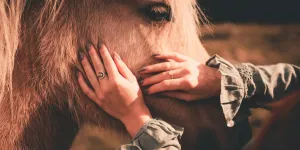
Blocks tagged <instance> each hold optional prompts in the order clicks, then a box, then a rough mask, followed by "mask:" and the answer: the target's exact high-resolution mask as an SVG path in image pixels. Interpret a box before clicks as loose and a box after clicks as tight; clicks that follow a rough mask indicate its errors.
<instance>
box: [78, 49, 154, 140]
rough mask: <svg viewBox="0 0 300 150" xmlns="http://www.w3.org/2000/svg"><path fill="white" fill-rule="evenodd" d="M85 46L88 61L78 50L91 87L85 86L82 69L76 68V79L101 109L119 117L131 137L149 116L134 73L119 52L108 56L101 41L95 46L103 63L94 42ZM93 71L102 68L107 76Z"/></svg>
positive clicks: (101, 70) (99, 71)
mask: <svg viewBox="0 0 300 150" xmlns="http://www.w3.org/2000/svg"><path fill="white" fill-rule="evenodd" d="M87 47H88V53H89V56H90V58H91V60H92V65H91V64H90V63H89V61H88V59H87V57H86V56H85V54H83V53H80V59H81V64H82V66H83V68H84V71H85V74H86V75H87V78H88V80H89V82H90V83H91V84H92V87H93V89H94V90H93V89H91V88H89V86H88V84H87V83H86V82H85V81H84V77H83V75H82V73H80V72H78V82H79V85H80V87H81V89H82V91H83V92H84V93H85V94H86V95H87V96H88V97H89V98H90V99H91V100H93V101H94V102H95V103H96V104H98V106H100V107H101V108H102V109H103V110H104V111H106V112H107V113H108V114H110V115H111V116H113V117H115V118H116V119H118V120H120V121H121V122H122V123H123V124H124V125H125V127H126V129H127V131H128V133H129V134H130V135H131V137H132V138H133V137H134V136H135V135H136V134H137V132H138V131H139V129H140V128H141V127H142V126H143V125H144V124H145V123H146V122H147V121H149V120H150V119H151V118H152V116H151V114H150V111H149V109H148V108H147V107H146V105H145V102H144V98H143V95H142V92H141V89H140V87H139V85H138V82H137V79H136V77H135V76H134V75H133V74H132V72H131V71H130V70H129V68H128V67H127V66H126V64H125V63H124V62H123V61H122V60H121V58H120V56H119V55H117V54H114V56H113V57H112V56H111V54H110V53H109V51H108V50H107V48H106V47H105V46H104V45H102V46H101V48H100V50H99V52H100V57H101V58H102V60H103V63H102V62H101V59H100V57H99V56H98V54H97V51H96V49H95V48H94V46H93V45H91V44H89V45H88V46H87ZM93 66H94V67H93ZM93 68H94V70H95V71H94V70H93ZM105 70H106V71H105ZM95 72H96V73H101V72H106V73H107V76H104V78H103V79H100V78H99V79H97V77H96V74H95Z"/></svg>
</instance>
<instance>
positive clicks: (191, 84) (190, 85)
mask: <svg viewBox="0 0 300 150" xmlns="http://www.w3.org/2000/svg"><path fill="white" fill-rule="evenodd" d="M194 84H195V83H194V81H193V80H192V79H187V80H185V85H186V88H187V89H188V90H189V89H192V88H193V87H194Z"/></svg>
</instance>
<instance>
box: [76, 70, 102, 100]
mask: <svg viewBox="0 0 300 150" xmlns="http://www.w3.org/2000/svg"><path fill="white" fill-rule="evenodd" d="M77 76H78V83H79V86H80V88H81V90H82V91H83V93H84V94H86V95H87V96H88V97H89V98H90V99H92V100H93V101H94V102H96V103H97V104H98V105H100V104H101V102H100V100H99V99H98V97H97V95H96V93H95V92H94V91H93V90H92V89H90V87H89V86H88V85H87V83H86V82H85V81H84V78H83V76H82V74H81V73H80V72H77ZM100 106H101V105H100Z"/></svg>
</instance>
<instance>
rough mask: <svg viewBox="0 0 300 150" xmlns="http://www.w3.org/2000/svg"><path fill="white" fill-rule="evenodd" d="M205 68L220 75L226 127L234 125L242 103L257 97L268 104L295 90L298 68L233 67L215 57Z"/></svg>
mask: <svg viewBox="0 0 300 150" xmlns="http://www.w3.org/2000/svg"><path fill="white" fill-rule="evenodd" d="M206 65H207V66H209V67H214V68H218V69H219V71H220V72H221V74H222V77H221V95H220V100H221V106H222V109H223V113H224V115H225V119H226V121H227V126H228V127H232V126H234V124H235V122H234V120H235V117H236V116H237V113H238V111H239V108H240V106H241V104H242V101H243V100H250V99H251V98H252V97H254V96H258V95H260V96H263V99H262V100H264V101H263V102H271V101H275V100H279V99H280V98H282V97H283V96H284V94H286V93H287V92H289V91H291V90H294V89H296V88H299V79H300V67H298V66H295V65H291V64H283V63H281V64H276V65H270V66H255V65H253V64H250V63H242V64H236V65H233V64H231V63H229V62H228V61H226V60H225V59H223V58H221V57H220V56H218V55H215V56H213V57H211V58H210V59H209V60H208V61H207V63H206ZM261 102H262V101H261Z"/></svg>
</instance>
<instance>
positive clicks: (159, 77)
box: [140, 69, 184, 86]
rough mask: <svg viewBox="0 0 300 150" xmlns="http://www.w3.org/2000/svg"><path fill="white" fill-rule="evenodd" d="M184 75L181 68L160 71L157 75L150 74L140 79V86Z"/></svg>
mask: <svg viewBox="0 0 300 150" xmlns="http://www.w3.org/2000/svg"><path fill="white" fill-rule="evenodd" d="M183 75H184V72H183V69H176V70H171V71H166V72H162V73H160V74H157V75H153V76H150V77H148V78H145V79H144V80H142V81H140V84H141V86H148V85H152V84H156V83H159V82H162V81H164V80H171V79H176V78H181V77H182V76H183Z"/></svg>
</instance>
